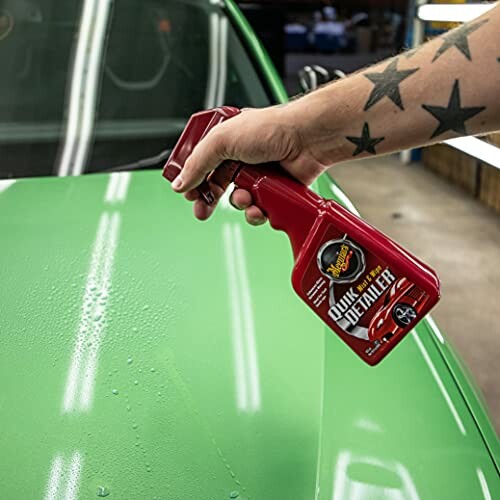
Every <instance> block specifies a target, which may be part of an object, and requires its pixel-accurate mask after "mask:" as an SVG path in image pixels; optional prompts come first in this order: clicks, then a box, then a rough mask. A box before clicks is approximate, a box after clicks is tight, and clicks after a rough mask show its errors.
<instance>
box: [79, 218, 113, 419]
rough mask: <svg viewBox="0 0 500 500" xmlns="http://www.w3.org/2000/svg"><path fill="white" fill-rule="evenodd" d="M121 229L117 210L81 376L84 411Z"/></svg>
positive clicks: (89, 397) (89, 396) (88, 403)
mask: <svg viewBox="0 0 500 500" xmlns="http://www.w3.org/2000/svg"><path fill="white" fill-rule="evenodd" d="M119 230H120V214H119V213H117V212H115V213H114V214H113V215H112V216H111V221H110V224H109V231H108V240H107V244H106V247H105V254H104V258H103V263H102V273H101V278H100V280H99V288H98V291H97V297H98V298H97V300H96V304H95V309H94V315H95V316H96V317H100V319H99V321H98V322H96V323H95V324H94V325H93V328H92V329H91V330H90V335H89V340H88V346H89V353H88V357H87V363H86V365H85V367H84V369H83V373H82V378H81V393H80V408H81V410H82V411H85V410H88V409H89V408H90V406H91V403H92V396H93V393H94V385H95V378H96V374H97V360H98V353H99V348H100V346H101V341H102V336H103V333H104V328H105V325H106V307H107V305H108V301H109V289H110V286H111V273H112V270H113V261H114V258H115V253H116V246H117V244H118V233H119Z"/></svg>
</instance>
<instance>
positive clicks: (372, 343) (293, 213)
mask: <svg viewBox="0 0 500 500" xmlns="http://www.w3.org/2000/svg"><path fill="white" fill-rule="evenodd" d="M239 112H240V111H239V110H238V109H237V108H232V107H228V106H225V107H222V108H216V109H213V110H208V111H203V112H200V113H196V114H194V115H193V116H192V117H191V119H190V120H189V122H188V124H187V126H186V128H185V129H184V132H183V133H182V135H181V137H180V139H179V141H178V143H177V145H176V146H175V148H174V150H173V151H172V154H171V156H170V158H169V160H168V161H167V163H166V165H165V168H164V171H163V176H164V177H165V178H166V179H168V180H169V181H173V180H174V179H175V177H176V176H177V175H178V173H179V172H180V170H181V169H182V167H183V165H184V163H185V161H186V159H187V158H188V156H189V155H190V154H191V151H192V150H193V148H194V146H195V145H196V144H197V143H198V142H199V141H200V140H201V139H202V138H203V137H204V136H205V135H206V134H207V132H208V131H209V130H210V129H211V128H212V127H214V126H215V125H217V124H218V123H220V122H222V121H224V120H227V119H230V118H231V117H232V116H234V115H236V114H238V113H239ZM219 168H224V169H227V170H228V173H229V174H232V180H233V182H234V184H235V185H236V186H237V187H240V188H243V189H246V190H248V191H249V192H250V193H251V194H252V198H253V200H254V203H255V205H257V206H258V207H259V208H260V209H261V210H262V211H263V212H264V213H265V214H266V215H267V217H268V218H269V222H270V224H271V226H272V227H273V228H274V229H278V230H282V231H285V232H286V233H287V234H288V236H289V238H290V242H291V245H292V249H293V255H294V258H295V266H294V268H293V272H292V285H293V288H294V289H295V291H296V292H297V294H298V295H299V296H300V297H301V298H302V300H303V301H304V302H305V303H306V304H307V305H308V306H309V307H310V308H311V309H312V310H313V311H314V312H315V313H316V314H317V315H318V316H319V317H320V318H321V319H322V320H323V321H324V322H325V323H326V324H327V325H328V327H330V328H331V329H332V330H333V331H334V332H336V333H337V334H338V335H339V336H340V337H341V338H342V340H343V341H344V342H345V343H346V344H347V345H348V346H349V347H350V348H351V349H352V350H353V351H354V352H356V354H358V356H359V357H361V359H363V360H364V361H365V362H366V363H368V364H370V365H375V364H377V363H379V362H380V361H381V360H382V359H383V358H384V357H385V356H386V355H387V354H389V352H390V351H391V350H392V349H393V348H394V347H395V346H396V345H397V344H398V343H399V342H400V341H401V340H402V339H403V337H404V336H405V335H406V334H407V333H408V332H409V331H410V330H411V329H412V328H414V327H415V325H416V324H417V323H418V322H419V321H420V320H421V319H422V318H423V317H424V316H425V314H427V313H428V312H429V310H430V309H431V308H432V307H433V306H434V305H435V304H436V303H437V302H438V300H439V280H438V277H437V275H436V273H435V272H434V271H433V270H432V269H431V268H430V267H428V266H427V265H426V264H424V263H423V262H422V261H420V260H419V259H417V258H416V257H414V256H413V255H412V254H410V253H409V252H408V251H406V250H405V249H404V248H402V247H401V246H400V245H398V244H397V243H396V242H394V241H392V240H391V239H390V238H388V237H387V236H385V235H384V234H382V233H381V232H380V231H378V230H377V229H375V228H374V227H372V226H370V225H369V224H367V223H366V222H364V221H363V220H361V219H360V218H359V217H357V216H356V215H354V214H352V213H351V212H349V211H348V210H346V209H345V208H344V207H343V206H341V205H339V204H338V203H336V202H334V201H333V200H325V199H324V198H322V197H321V196H319V195H317V194H316V193H314V192H313V191H311V190H310V189H309V188H307V187H306V186H304V185H303V184H301V183H300V182H298V181H297V180H295V179H294V178H292V177H291V176H290V175H289V174H288V173H287V172H285V171H284V170H283V169H282V168H281V167H280V166H279V165H278V164H273V165H246V164H243V163H240V162H234V161H231V162H225V163H224V164H223V165H222V166H221V167H219ZM198 190H199V192H200V195H201V196H202V197H203V198H204V199H205V201H206V202H207V203H209V204H211V203H213V201H214V197H213V195H212V193H211V191H210V188H209V187H208V183H207V182H206V181H205V182H203V183H202V184H201V185H200V186H199V188H198Z"/></svg>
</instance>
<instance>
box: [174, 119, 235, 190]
mask: <svg viewBox="0 0 500 500" xmlns="http://www.w3.org/2000/svg"><path fill="white" fill-rule="evenodd" d="M223 126H224V124H220V125H218V126H217V127H216V128H215V129H212V130H211V131H210V132H209V133H208V134H207V136H206V137H205V138H204V139H203V140H202V141H200V142H199V143H198V144H197V145H196V146H195V148H194V149H193V152H192V153H191V155H190V156H189V158H188V159H187V160H186V163H185V164H184V168H183V169H182V171H181V172H180V174H179V175H178V176H177V177H176V178H175V180H174V181H173V182H172V188H173V189H174V191H177V192H178V193H185V192H186V191H190V190H191V189H194V188H195V187H196V186H198V185H199V184H200V183H201V181H203V179H204V178H205V177H206V175H207V174H208V173H209V172H211V171H212V170H214V169H215V168H216V167H218V166H219V164H220V163H221V162H222V161H224V160H225V159H226V158H225V155H224V151H225V139H224V137H225V134H224V131H223V130H222V129H223Z"/></svg>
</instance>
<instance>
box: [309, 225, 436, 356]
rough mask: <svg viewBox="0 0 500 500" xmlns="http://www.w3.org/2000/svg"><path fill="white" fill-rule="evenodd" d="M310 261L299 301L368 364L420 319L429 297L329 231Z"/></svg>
mask: <svg viewBox="0 0 500 500" xmlns="http://www.w3.org/2000/svg"><path fill="white" fill-rule="evenodd" d="M311 257H312V258H311ZM309 260H310V262H309V264H308V266H307V269H306V272H305V273H304V275H303V279H302V284H301V288H302V295H303V298H304V299H305V300H306V302H307V303H308V304H309V306H310V307H311V308H312V309H313V310H315V311H316V313H317V314H318V315H319V316H321V317H322V318H323V320H324V321H325V322H326V323H327V324H329V325H331V326H332V327H333V329H334V330H335V331H337V332H338V333H339V334H340V335H341V337H342V338H343V339H344V340H345V341H346V342H347V343H348V344H349V345H350V347H351V348H352V349H354V350H355V351H356V352H357V353H358V354H359V355H360V356H361V357H362V358H363V359H365V360H366V361H368V362H369V363H371V364H374V363H375V362H378V361H379V360H380V359H381V358H382V357H384V356H385V355H386V354H387V353H388V351H390V350H391V349H392V348H393V347H394V346H395V344H396V343H397V342H399V340H401V338H402V337H403V336H404V335H405V334H406V333H407V332H408V331H409V330H410V329H411V328H413V327H414V326H415V325H416V324H417V323H418V321H419V320H420V319H421V317H422V314H421V312H422V310H423V308H424V306H425V304H426V302H427V301H428V300H429V296H428V295H427V294H426V293H425V292H424V291H423V290H421V289H420V288H418V287H417V286H416V285H415V284H414V283H412V282H411V281H410V280H409V279H408V278H406V277H405V276H400V275H398V274H397V273H396V272H395V270H394V269H393V268H391V266H389V265H388V264H387V263H386V262H385V261H384V259H382V258H381V257H380V256H378V255H374V254H373V253H371V252H369V251H368V250H366V249H365V248H363V247H362V246H361V245H359V244H358V243H357V242H356V241H355V240H354V239H352V238H350V237H349V236H348V235H341V234H339V233H338V230H336V229H335V228H334V227H333V226H329V227H328V228H327V230H326V232H325V234H324V236H323V237H322V238H321V244H320V245H319V246H315V255H314V254H313V255H311V254H310V253H309ZM374 358H376V360H375V359H374Z"/></svg>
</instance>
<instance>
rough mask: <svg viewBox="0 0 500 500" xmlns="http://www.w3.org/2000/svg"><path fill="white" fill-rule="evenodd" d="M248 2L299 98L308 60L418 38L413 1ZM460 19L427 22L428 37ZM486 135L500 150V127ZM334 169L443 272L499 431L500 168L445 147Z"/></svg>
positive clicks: (454, 317)
mask: <svg viewBox="0 0 500 500" xmlns="http://www.w3.org/2000/svg"><path fill="white" fill-rule="evenodd" d="M432 3H446V4H450V3H455V4H460V3H467V2H465V1H463V0H453V1H450V0H447V1H446V2H445V1H438V2H432ZM239 5H240V8H241V9H242V10H243V12H244V13H245V15H246V17H247V18H248V19H249V21H250V23H251V24H252V26H253V28H254V29H255V30H256V32H257V33H258V35H259V37H260V39H261V40H262V42H263V44H264V45H265V47H266V49H267V51H268V52H269V54H270V56H271V59H272V60H273V62H274V64H275V65H276V67H277V69H278V71H279V72H280V74H281V76H282V77H283V79H284V81H285V85H286V88H287V91H288V93H289V95H290V96H294V95H297V94H299V93H300V92H302V89H301V86H300V84H299V77H298V75H299V72H300V70H301V69H302V68H304V67H305V66H312V65H320V66H321V67H324V68H326V69H328V70H333V69H340V70H341V71H343V72H345V73H350V72H352V71H355V70H357V69H360V68H362V67H365V66H367V65H370V64H373V63H375V62H377V61H380V60H382V59H385V58H386V57H389V56H392V55H394V54H397V53H399V52H400V51H401V50H404V49H405V48H407V47H410V46H411V45H412V40H413V29H414V20H415V16H416V7H415V3H414V2H413V1H411V0H410V1H407V0H335V1H330V0H323V1H322V2H321V1H314V0H270V1H268V0H262V1H260V2H259V1H245V0H240V1H239ZM457 25H458V24H457V23H450V22H446V23H445V22H427V23H425V26H424V27H425V31H424V39H429V38H431V37H433V36H436V35H438V34H440V33H443V32H445V31H446V30H448V29H451V28H453V27H455V26H457ZM482 139H483V140H485V141H486V142H488V143H490V144H493V145H495V146H498V147H500V133H495V134H490V135H488V136H485V137H483V138H482ZM499 153H500V150H497V159H498V157H499V156H500V154H499ZM408 160H410V161H408ZM332 175H333V176H334V177H335V178H336V179H337V180H338V181H339V182H340V185H341V186H342V187H343V188H344V189H345V191H346V192H347V193H348V195H349V196H350V197H351V198H352V199H353V201H354V202H355V203H356V204H357V206H358V208H359V209H360V211H361V213H362V215H363V216H364V217H366V218H367V219H368V220H369V221H370V222H372V223H373V224H374V225H375V226H376V227H378V228H380V229H381V230H383V231H385V232H386V233H388V234H389V235H390V236H392V237H394V238H395V239H397V240H398V241H400V242H401V243H402V244H403V245H405V246H406V247H408V248H409V249H410V250H412V251H414V252H415V253H417V255H420V256H422V257H423V258H424V259H425V260H427V261H428V262H429V263H430V264H431V265H432V266H434V267H435V269H437V271H438V273H439V274H440V277H441V279H442V284H443V300H442V302H441V304H440V305H439V306H438V307H437V309H436V310H435V312H434V317H435V319H436V320H437V322H438V323H439V325H440V326H442V327H443V330H444V332H445V333H446V335H447V336H448V337H449V339H450V340H451V341H452V343H453V345H454V347H455V348H456V349H457V350H458V351H459V352H460V355H461V356H462V358H463V359H464V360H465V362H466V364H467V366H468V368H469V369H470V371H471V372H472V374H473V376H474V378H475V380H476V381H477V382H478V385H479V387H480V389H481V391H482V393H483V395H484V396H485V399H486V402H487V404H488V406H489V408H490V411H491V416H492V419H493V421H494V423H495V426H496V429H497V432H499V431H500V385H499V384H498V380H497V375H496V366H497V355H498V353H499V352H500V335H499V334H500V331H499V326H498V321H497V319H496V316H497V307H498V303H499V299H500V294H499V292H498V288H497V283H498V282H499V280H500V271H498V270H497V269H495V267H496V266H492V262H497V261H498V260H499V259H500V217H499V214H500V169H499V168H498V166H493V165H492V164H490V163H487V162H484V161H481V160H479V159H477V158H476V157H474V156H470V155H468V154H465V153H464V152H462V151H460V150H457V149H455V148H454V147H451V146H449V145H447V144H438V145H435V146H431V147H427V148H424V149H422V150H418V151H413V152H411V155H408V156H407V157H406V158H405V161H404V162H402V161H401V157H400V156H399V155H398V156H395V157H386V158H382V159H371V160H370V159H368V160H364V161H354V162H350V163H349V164H347V165H341V166H339V167H333V168H332ZM368 188H369V189H368ZM380 200H384V203H381V202H380ZM478 242H480V244H481V249H480V251H479V252H478V250H477V248H478V247H477V245H478ZM472 268H473V269H472ZM464 276H469V278H467V281H465V280H464ZM464 308H466V309H467V312H465V313H463V312H462V311H463V310H464Z"/></svg>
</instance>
